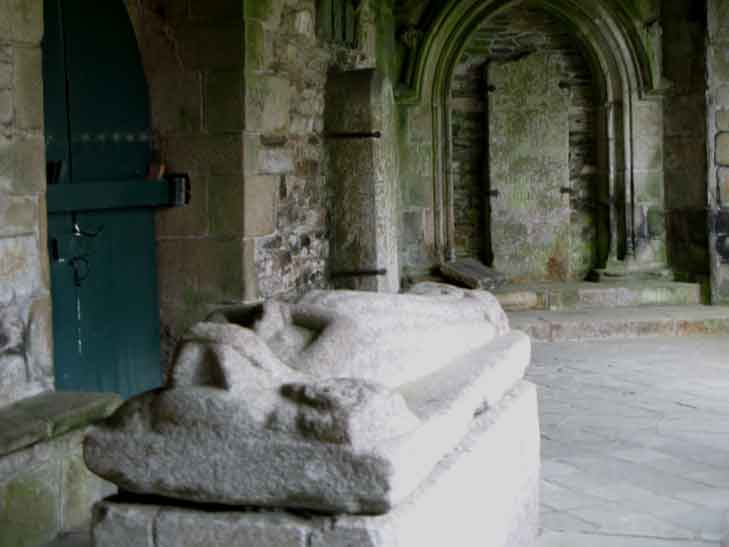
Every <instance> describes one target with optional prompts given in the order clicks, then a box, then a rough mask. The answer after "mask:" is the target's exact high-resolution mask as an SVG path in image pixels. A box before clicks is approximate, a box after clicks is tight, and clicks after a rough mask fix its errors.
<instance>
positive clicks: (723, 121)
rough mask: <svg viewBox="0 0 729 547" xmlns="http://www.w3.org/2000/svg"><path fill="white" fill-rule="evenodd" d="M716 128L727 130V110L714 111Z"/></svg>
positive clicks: (728, 123) (728, 127) (728, 114)
mask: <svg viewBox="0 0 729 547" xmlns="http://www.w3.org/2000/svg"><path fill="white" fill-rule="evenodd" d="M716 130H717V131H729V110H719V111H718V112H717V113H716Z"/></svg>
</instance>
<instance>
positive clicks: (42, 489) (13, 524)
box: [0, 462, 61, 547]
mask: <svg viewBox="0 0 729 547" xmlns="http://www.w3.org/2000/svg"><path fill="white" fill-rule="evenodd" d="M58 476H59V472H58V463H57V462H51V463H50V464H48V465H46V466H43V467H41V468H39V469H36V470H32V471H29V472H27V473H25V474H23V475H21V476H19V477H16V478H15V479H13V480H11V481H10V482H8V483H6V484H4V485H0V531H2V533H0V547H34V546H36V545H43V544H45V543H46V542H48V541H50V540H52V539H53V538H54V537H55V535H56V533H57V531H58V529H59V523H60V519H61V515H60V511H59V510H60V505H59V504H58V498H59V490H58V489H59V484H58V479H57V477H58Z"/></svg>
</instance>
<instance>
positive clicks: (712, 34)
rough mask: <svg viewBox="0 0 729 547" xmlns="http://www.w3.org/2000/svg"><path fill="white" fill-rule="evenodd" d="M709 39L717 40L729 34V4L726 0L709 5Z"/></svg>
mask: <svg viewBox="0 0 729 547" xmlns="http://www.w3.org/2000/svg"><path fill="white" fill-rule="evenodd" d="M707 8H708V13H707V15H708V21H709V38H710V39H712V40H716V39H719V38H721V36H722V35H726V33H727V32H729V3H727V2H725V1H724V0H711V1H710V2H708V3H707Z"/></svg>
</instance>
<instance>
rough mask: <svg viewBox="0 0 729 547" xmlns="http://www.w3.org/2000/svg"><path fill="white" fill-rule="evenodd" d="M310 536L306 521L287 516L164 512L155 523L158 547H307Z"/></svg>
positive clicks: (182, 511)
mask: <svg viewBox="0 0 729 547" xmlns="http://www.w3.org/2000/svg"><path fill="white" fill-rule="evenodd" d="M307 536H308V525H307V523H306V521H304V520H302V521H301V523H297V521H296V519H293V518H290V517H286V516H284V515H281V516H279V517H277V516H270V515H256V514H245V513H244V514H236V513H219V514H217V515H213V514H211V513H202V512H198V511H185V510H182V509H163V510H162V511H161V512H160V515H159V517H158V518H157V522H156V524H155V537H156V538H157V544H156V547H197V546H198V545H205V546H206V547H232V546H238V545H251V546H253V545H255V546H256V547H307V546H308V545H309V544H308V543H307Z"/></svg>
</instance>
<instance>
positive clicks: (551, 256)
mask: <svg viewBox="0 0 729 547" xmlns="http://www.w3.org/2000/svg"><path fill="white" fill-rule="evenodd" d="M488 78H489V85H492V86H494V87H495V88H496V91H495V92H493V93H489V95H488V101H489V103H488V108H489V112H490V113H492V114H491V115H490V116H489V138H490V140H489V147H488V150H489V157H488V162H489V168H490V181H491V182H490V187H489V190H498V192H499V196H498V197H497V198H495V199H492V200H491V207H490V208H489V210H488V211H489V213H490V217H489V219H488V222H490V225H491V246H492V248H493V255H494V262H493V266H494V267H495V268H496V270H498V271H500V272H503V274H504V275H506V276H507V278H508V279H509V280H511V281H513V282H524V281H530V280H531V281H541V280H552V281H559V280H565V279H567V278H568V275H569V269H570V268H569V253H568V250H569V244H568V241H569V235H568V231H569V228H570V213H571V211H570V208H569V203H568V202H567V201H565V200H564V199H563V195H562V194H561V192H560V188H561V187H563V186H564V185H565V182H566V181H568V180H569V152H570V148H569V131H570V128H569V96H568V95H567V94H566V93H565V92H564V91H563V90H562V89H561V88H560V86H559V82H560V80H561V79H562V74H561V71H560V69H559V66H558V65H557V64H556V63H553V62H552V61H551V57H550V55H549V54H548V53H547V52H537V53H535V54H533V55H529V56H527V57H524V58H522V59H520V60H518V61H514V62H512V63H491V64H490V65H489V68H488ZM525 103H526V105H527V106H525ZM534 180H539V181H540V184H539V185H535V184H533V181H534ZM484 213H485V212H484Z"/></svg>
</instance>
